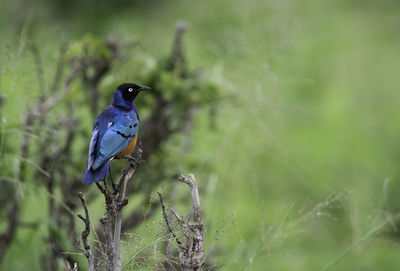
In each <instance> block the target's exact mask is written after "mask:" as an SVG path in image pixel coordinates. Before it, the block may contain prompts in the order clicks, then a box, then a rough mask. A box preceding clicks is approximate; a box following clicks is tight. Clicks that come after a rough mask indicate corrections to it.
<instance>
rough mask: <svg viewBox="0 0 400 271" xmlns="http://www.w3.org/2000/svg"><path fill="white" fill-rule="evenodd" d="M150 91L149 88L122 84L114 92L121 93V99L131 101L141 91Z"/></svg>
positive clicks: (133, 84)
mask: <svg viewBox="0 0 400 271" xmlns="http://www.w3.org/2000/svg"><path fill="white" fill-rule="evenodd" d="M148 89H151V88H150V87H146V86H139V85H138V84H135V83H123V84H121V85H119V86H118V87H117V90H116V91H119V92H121V94H122V97H123V98H124V100H127V101H133V100H135V99H136V97H137V95H138V94H139V93H140V92H141V91H143V90H148Z"/></svg>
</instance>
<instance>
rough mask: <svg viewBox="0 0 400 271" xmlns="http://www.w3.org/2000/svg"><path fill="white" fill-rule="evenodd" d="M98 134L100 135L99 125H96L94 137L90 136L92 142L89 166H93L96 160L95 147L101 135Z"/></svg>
mask: <svg viewBox="0 0 400 271" xmlns="http://www.w3.org/2000/svg"><path fill="white" fill-rule="evenodd" d="M98 135H99V127H94V128H93V132H92V137H91V138H90V144H89V161H88V168H91V167H92V165H93V163H94V160H95V158H96V156H95V151H94V148H95V146H96V143H97V139H98V137H99V136H98Z"/></svg>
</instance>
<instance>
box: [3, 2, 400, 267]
mask: <svg viewBox="0 0 400 271" xmlns="http://www.w3.org/2000/svg"><path fill="white" fill-rule="evenodd" d="M154 3H155V4H154V6H152V7H151V8H150V9H149V8H148V7H146V9H144V7H142V6H139V7H138V8H131V9H125V11H121V12H115V13H111V14H108V15H107V16H105V17H102V18H101V20H100V19H98V21H97V23H96V24H89V25H87V27H86V28H85V27H82V25H81V22H82V21H84V18H81V20H82V21H80V20H79V18H75V19H76V21H74V20H63V21H62V20H57V18H53V19H50V18H51V15H46V16H47V17H44V18H45V19H41V17H40V15H36V17H34V18H33V20H34V22H35V24H34V26H33V27H32V28H33V29H34V30H32V31H31V32H32V33H31V35H32V38H33V39H35V40H37V41H38V42H39V43H40V47H41V48H42V49H43V50H44V54H43V55H48V57H46V61H48V62H49V63H54V61H55V59H56V58H55V56H54V54H55V53H54V48H55V45H57V44H58V42H57V40H58V39H59V38H54V40H50V41H48V42H44V41H45V40H48V35H49V33H50V34H51V36H52V37H59V33H58V30H59V29H60V28H61V25H64V26H65V27H66V28H67V30H68V32H69V37H70V38H71V39H75V38H80V37H82V36H83V35H84V34H85V33H86V32H87V31H91V32H94V33H96V34H99V35H106V34H107V33H108V31H110V30H113V31H114V32H116V33H118V34H120V35H124V36H131V37H134V38H136V39H138V40H139V42H140V43H141V44H142V46H143V47H145V48H146V50H147V51H148V52H149V53H150V54H154V55H159V54H165V53H166V52H168V51H169V49H170V48H169V44H170V42H171V39H172V37H171V33H172V31H173V25H174V23H175V22H176V21H177V19H184V20H186V21H187V22H188V23H189V26H190V27H189V29H188V33H187V36H186V51H187V53H188V58H189V61H190V65H191V66H192V67H195V66H202V67H203V68H204V69H205V70H206V71H207V72H208V73H209V74H211V76H212V77H213V78H214V80H215V81H216V82H217V83H218V84H219V85H220V86H222V88H223V89H224V94H225V100H224V101H223V102H222V103H221V104H220V108H219V110H218V111H219V114H218V116H217V130H214V131H210V129H209V122H208V121H207V112H205V111H204V112H200V113H199V115H198V116H197V118H196V124H195V126H194V131H193V149H192V151H191V153H189V154H182V155H181V154H180V155H179V157H180V158H179V159H182V168H183V169H186V168H190V169H191V170H192V171H193V173H195V174H196V176H197V179H198V180H199V185H200V187H201V189H202V191H201V192H200V193H201V199H202V203H203V205H204V215H205V219H206V221H207V222H208V225H209V227H208V231H207V234H208V236H207V243H208V244H209V246H210V248H212V247H214V246H215V253H216V255H215V263H223V264H224V266H223V267H222V269H223V270H365V269H370V270H375V269H378V270H397V266H398V265H399V264H400V262H399V261H400V260H399V257H398V252H399V251H398V250H399V248H398V246H397V243H396V242H395V241H393V240H395V239H393V240H392V241H391V239H390V238H387V237H385V236H384V235H383V234H382V233H383V232H384V231H385V229H386V224H387V219H386V218H384V217H383V216H382V210H383V207H384V206H387V202H390V206H391V207H392V210H396V208H398V204H399V202H398V200H396V197H397V195H396V193H395V192H396V191H397V189H398V187H399V178H398V164H399V157H400V156H399V147H398V146H399V145H398V138H397V137H398V134H400V128H399V127H400V126H399V125H398V123H399V121H400V117H399V116H400V114H399V113H400V112H399V106H398V100H399V99H398V98H400V97H399V95H400V94H399V92H398V86H399V85H400V77H399V76H398V75H397V74H398V71H399V70H400V56H399V54H398V48H399V43H400V38H399V35H398V31H397V29H398V26H399V24H400V21H399V19H398V16H397V14H398V12H399V9H400V5H398V4H397V3H396V1H380V2H375V1H313V0H309V1H289V0H287V1H255V0H252V1H239V0H236V1H224V0H221V1H213V2H212V1H205V2H195V1H174V2H170V3H164V2H154ZM51 20H52V21H51ZM50 22H53V23H54V24H52V25H51V27H49V28H45V26H48V24H49V23H50ZM8 32H11V31H8ZM9 37H14V39H10V40H5V39H4V38H3V39H0V44H3V45H4V44H5V43H10V44H11V45H12V46H11V48H10V49H7V52H9V53H10V54H12V57H8V58H7V57H5V54H4V53H3V54H2V57H1V58H0V59H1V64H2V69H1V70H2V79H1V84H2V87H1V89H2V92H3V93H5V94H6V98H7V103H6V105H5V109H4V111H3V114H4V117H6V118H7V122H8V125H9V126H7V129H9V130H11V129H13V128H14V127H13V125H16V123H18V122H19V120H20V118H21V112H23V110H22V109H23V108H24V106H25V105H26V104H27V103H28V100H29V98H30V97H31V95H32V94H28V95H26V89H27V87H26V86H29V84H31V83H32V82H34V80H35V79H34V76H33V75H32V68H33V67H32V66H30V65H29V64H26V63H29V61H28V60H27V59H26V58H27V56H26V54H25V53H23V52H22V53H21V52H19V49H18V46H16V45H17V42H16V39H15V34H9ZM13 44H15V45H13ZM1 50H2V52H4V51H6V49H4V47H2V49H1ZM50 67H51V66H50ZM47 69H50V68H47ZM116 76H118V75H116ZM176 140H179V139H176ZM172 149H174V148H172ZM174 151H177V152H179V150H176V148H175V149H174ZM185 161H196V164H195V166H194V167H193V166H191V165H192V164H191V163H190V162H185ZM10 163H11V164H12V161H11V162H10ZM385 179H389V180H390V183H389V186H388V190H389V191H391V192H390V193H389V194H388V195H386V196H385V195H384V193H383V184H384V180H385ZM349 191H351V194H350V195H348V196H347V197H346V198H345V199H344V200H343V205H342V206H341V207H340V208H339V207H338V208H334V209H332V210H329V213H330V214H332V217H334V218H335V219H332V218H331V217H325V216H324V217H317V218H313V219H309V220H306V221H304V223H301V224H298V225H297V226H296V227H294V228H291V229H290V230H289V233H285V234H284V236H285V238H282V239H281V240H280V241H279V242H278V243H277V244H276V245H275V244H274V245H270V243H269V242H270V241H271V240H270V239H269V238H271V236H270V235H268V234H267V233H268V229H269V228H270V227H277V229H278V230H282V231H283V230H284V229H285V227H287V226H288V225H290V224H291V223H292V222H291V220H293V221H297V220H301V219H302V217H304V213H301V212H300V213H299V212H296V211H294V213H291V211H288V210H291V207H290V206H292V205H294V210H300V209H301V206H304V205H306V206H307V207H306V209H307V210H312V208H313V207H312V206H315V205H317V204H318V203H319V202H324V200H325V199H326V198H327V197H328V196H329V195H330V194H331V193H332V192H343V193H346V192H349ZM43 197H45V195H43V193H39V194H35V195H34V196H32V197H29V198H30V199H29V201H30V202H41V201H42V200H43ZM37 204H38V203H36V204H33V205H31V206H30V207H26V210H27V211H26V212H27V214H28V213H29V214H35V216H36V215H39V214H36V213H37V212H35V210H32V211H28V210H31V209H34V206H37ZM96 208H97V207H96ZM287 212H289V213H291V215H290V218H289V221H287V220H284V222H283V224H282V225H280V224H279V221H282V219H283V217H285V215H283V214H284V213H287ZM393 212H394V214H393V215H394V216H395V217H396V215H397V214H396V212H395V211H393ZM100 213H101V212H100ZM33 216H34V215H32V217H33ZM27 218H30V217H29V216H27ZM160 219H161V218H160V217H156V218H155V220H154V221H159V220H160ZM154 221H153V222H154ZM149 223H150V222H149ZM276 225H277V226H276ZM219 228H224V231H223V233H221V232H217V229H219ZM139 230H140V229H139ZM292 233H298V234H295V235H294V234H293V235H292ZM40 236H41V234H40V233H39V234H37V235H35V234H33V233H32V232H29V231H26V232H24V233H22V234H20V235H19V238H18V241H17V242H16V244H15V245H14V246H13V248H12V250H11V251H10V253H9V254H8V255H7V261H6V263H5V265H4V266H3V268H5V269H4V270H24V269H25V270H26V267H27V266H35V267H38V257H36V256H37V255H36V256H35V255H34V256H31V255H30V252H29V251H36V250H37V248H36V247H35V242H36V241H35V240H38V239H40V238H42V237H40ZM144 236H145V237H144V238H149V239H148V240H153V239H151V232H147V233H144ZM216 239H218V240H217V241H216ZM149 242H151V241H149ZM145 243H146V242H145ZM146 244H147V243H146ZM137 249H138V248H134V249H133V250H134V251H137ZM33 254H34V253H33ZM127 254H129V249H128V252H127ZM21 255H25V256H24V257H21ZM129 255H131V254H129ZM132 255H133V254H132ZM17 258H18V259H23V261H21V260H19V263H17V261H16V259H17ZM127 258H129V257H127ZM36 269H37V268H36Z"/></svg>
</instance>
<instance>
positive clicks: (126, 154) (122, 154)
mask: <svg viewBox="0 0 400 271" xmlns="http://www.w3.org/2000/svg"><path fill="white" fill-rule="evenodd" d="M136 143H137V135H135V136H134V138H133V139H132V140H131V142H130V143H129V144H128V146H126V148H125V149H123V150H122V151H121V152H120V153H118V154H117V157H119V158H121V157H129V156H131V154H132V153H133V151H134V150H135V147H136Z"/></svg>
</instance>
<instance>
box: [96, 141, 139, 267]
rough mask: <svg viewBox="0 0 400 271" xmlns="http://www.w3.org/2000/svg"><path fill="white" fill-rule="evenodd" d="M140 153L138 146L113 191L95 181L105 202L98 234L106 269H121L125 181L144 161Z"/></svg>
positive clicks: (125, 202)
mask: <svg viewBox="0 0 400 271" xmlns="http://www.w3.org/2000/svg"><path fill="white" fill-rule="evenodd" d="M142 153H143V152H142V149H141V148H140V147H139V148H138V150H137V152H136V153H135V155H134V156H132V157H130V158H129V165H128V167H126V168H125V169H124V170H123V171H122V175H121V178H120V180H119V182H118V183H117V184H116V185H115V186H114V191H110V190H109V189H108V185H107V183H106V182H105V183H104V186H102V185H101V184H99V183H96V185H97V187H98V189H99V190H100V191H101V193H102V194H103V196H104V199H105V204H106V213H105V214H104V215H103V216H102V218H101V219H100V222H101V224H102V234H99V236H101V243H103V245H104V247H105V253H104V254H105V257H106V270H107V271H111V270H112V271H115V270H121V265H120V262H121V261H120V252H119V245H120V241H121V227H122V208H123V207H124V206H125V205H127V203H128V200H127V199H126V198H125V194H126V188H127V183H128V181H129V180H130V179H131V178H132V176H133V174H134V173H135V172H136V169H137V168H138V167H139V166H140V165H141V164H143V162H144V160H143V159H142ZM113 225H114V229H113ZM98 232H99V231H98ZM99 233H101V232H99Z"/></svg>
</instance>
